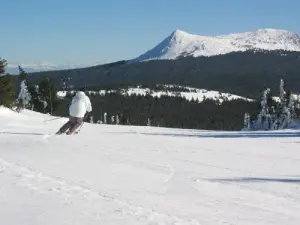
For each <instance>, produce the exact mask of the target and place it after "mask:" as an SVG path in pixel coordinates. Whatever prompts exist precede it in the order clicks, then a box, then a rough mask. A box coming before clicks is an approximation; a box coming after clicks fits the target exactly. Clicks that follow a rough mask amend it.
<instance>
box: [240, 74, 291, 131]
mask: <svg viewBox="0 0 300 225" xmlns="http://www.w3.org/2000/svg"><path fill="white" fill-rule="evenodd" d="M271 102H272V98H271V94H270V89H267V90H265V91H264V92H263V96H262V100H261V111H260V112H259V114H258V116H257V120H256V121H255V122H254V124H253V129H255V130H278V129H285V128H288V127H289V126H291V125H292V124H294V122H295V121H296V117H297V115H296V110H295V99H294V96H293V94H292V93H291V92H290V91H286V90H285V84H284V81H283V80H282V79H281V80H280V86H279V100H278V103H277V105H276V106H273V105H272V106H271ZM244 120H245V121H244V123H246V116H245V119H244Z"/></svg>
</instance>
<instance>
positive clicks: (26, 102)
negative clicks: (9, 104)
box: [16, 66, 31, 111]
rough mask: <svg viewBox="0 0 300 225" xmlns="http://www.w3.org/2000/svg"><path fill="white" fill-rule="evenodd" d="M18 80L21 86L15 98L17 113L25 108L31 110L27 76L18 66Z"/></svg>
mask: <svg viewBox="0 0 300 225" xmlns="http://www.w3.org/2000/svg"><path fill="white" fill-rule="evenodd" d="M19 78H20V80H21V85H20V92H19V95H18V98H17V100H16V101H17V102H16V104H17V111H20V110H22V109H25V108H27V109H28V108H31V104H30V102H31V95H30V93H29V91H28V86H27V74H26V73H25V71H24V70H23V69H22V67H21V66H19Z"/></svg>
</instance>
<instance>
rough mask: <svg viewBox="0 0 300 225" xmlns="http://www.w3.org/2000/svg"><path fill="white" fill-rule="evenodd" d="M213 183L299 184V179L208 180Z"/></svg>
mask: <svg viewBox="0 0 300 225" xmlns="http://www.w3.org/2000/svg"><path fill="white" fill-rule="evenodd" d="M209 181H215V182H237V183H256V182H257V183H259V182H281V183H300V178H299V179H290V178H259V177H240V178H228V179H209Z"/></svg>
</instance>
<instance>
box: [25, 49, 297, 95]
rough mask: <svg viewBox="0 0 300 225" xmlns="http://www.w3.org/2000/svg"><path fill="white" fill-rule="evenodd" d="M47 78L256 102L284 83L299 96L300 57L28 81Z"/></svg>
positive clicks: (154, 64) (267, 56)
mask: <svg viewBox="0 0 300 225" xmlns="http://www.w3.org/2000/svg"><path fill="white" fill-rule="evenodd" d="M43 75H46V76H50V77H51V78H53V79H54V80H55V82H56V84H58V85H60V86H63V84H64V83H66V82H67V83H68V85H70V86H74V87H78V86H88V87H93V86H97V87H99V86H102V87H105V86H109V87H116V86H122V85H125V86H127V85H132V84H142V85H155V84H179V85H188V86H192V87H198V88H205V89H210V90H218V91H223V92H229V93H232V94H237V95H241V96H245V97H250V98H251V97H252V98H257V97H259V95H260V93H261V92H262V91H263V90H264V89H265V88H266V87H269V88H271V89H272V90H276V89H278V81H279V80H280V79H281V78H283V79H284V80H285V82H286V84H287V85H288V86H289V87H290V89H291V90H292V91H293V92H300V53H299V52H285V51H256V52H253V51H248V52H235V53H230V54H226V55H220V56H214V57H197V58H194V57H184V58H180V59H177V60H156V61H147V62H142V63H127V62H126V61H120V62H116V63H112V64H106V65H99V66H95V67H89V68H82V69H73V70H63V71H52V72H42V73H34V74H31V75H30V81H33V82H38V81H39V80H40V79H42V76H43Z"/></svg>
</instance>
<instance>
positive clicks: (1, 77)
mask: <svg viewBox="0 0 300 225" xmlns="http://www.w3.org/2000/svg"><path fill="white" fill-rule="evenodd" d="M6 65H7V62H6V60H4V59H1V58H0V105H3V106H6V107H9V108H11V107H12V105H13V101H14V98H15V95H16V88H15V86H14V83H13V79H12V77H11V76H9V75H7V74H5V66H6Z"/></svg>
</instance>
